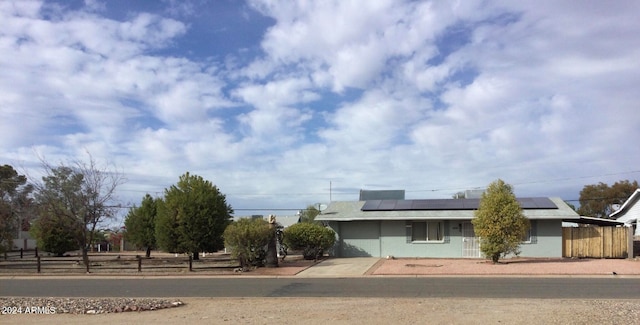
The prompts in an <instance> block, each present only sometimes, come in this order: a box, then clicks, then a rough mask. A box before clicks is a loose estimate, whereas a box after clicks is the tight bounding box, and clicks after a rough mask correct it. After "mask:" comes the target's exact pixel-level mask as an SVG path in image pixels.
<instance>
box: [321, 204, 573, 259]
mask: <svg viewBox="0 0 640 325" xmlns="http://www.w3.org/2000/svg"><path fill="white" fill-rule="evenodd" d="M518 201H519V203H520V205H521V207H522V209H523V213H524V215H525V216H526V217H527V218H528V219H529V221H530V222H531V228H530V230H529V233H528V234H527V236H526V238H523V243H522V245H520V250H521V254H520V256H523V257H562V221H563V220H565V221H571V220H577V219H579V215H578V214H577V213H576V212H575V211H574V210H573V209H572V208H571V207H569V206H568V205H567V204H566V203H565V202H564V201H563V200H562V199H560V198H546V197H532V198H519V199H518ZM479 203H480V199H477V198H472V199H429V200H398V199H377V200H360V201H340V202H332V203H331V204H330V205H329V206H328V207H327V209H325V210H324V211H322V213H321V214H320V215H318V216H317V217H316V219H315V220H317V221H322V222H323V223H325V224H326V225H328V226H329V227H330V228H331V229H333V230H334V231H335V232H336V234H337V242H336V245H335V246H334V248H333V250H332V252H331V254H332V255H334V256H337V257H352V256H353V257H354V256H373V257H386V256H394V257H445V258H456V257H481V252H480V241H479V238H478V237H476V236H475V232H474V229H473V224H472V223H471V220H472V219H473V218H474V212H475V210H477V209H478V206H479Z"/></svg>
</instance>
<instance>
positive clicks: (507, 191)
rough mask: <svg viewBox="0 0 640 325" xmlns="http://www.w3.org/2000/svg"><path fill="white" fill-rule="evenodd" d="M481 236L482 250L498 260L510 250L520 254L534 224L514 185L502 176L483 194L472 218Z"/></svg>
mask: <svg viewBox="0 0 640 325" xmlns="http://www.w3.org/2000/svg"><path fill="white" fill-rule="evenodd" d="M471 222H472V223H473V228H474V230H475V233H476V235H478V237H480V250H481V251H482V253H483V254H484V255H485V256H486V257H487V258H490V259H491V260H492V261H493V262H494V263H497V262H498V260H499V259H500V257H501V256H502V257H504V256H506V255H508V254H518V253H519V247H520V243H521V242H522V238H524V236H525V235H526V234H527V231H528V230H529V227H530V224H529V220H528V219H527V218H526V217H525V216H524V214H523V212H522V208H521V207H520V204H519V203H518V200H516V197H515V195H514V194H513V188H512V187H511V185H509V184H507V183H505V182H504V181H503V180H501V179H498V180H497V181H495V182H493V183H491V184H490V185H489V187H488V188H487V191H486V192H485V193H483V194H482V198H481V199H480V206H479V207H478V210H476V212H475V218H474V219H473V220H471Z"/></svg>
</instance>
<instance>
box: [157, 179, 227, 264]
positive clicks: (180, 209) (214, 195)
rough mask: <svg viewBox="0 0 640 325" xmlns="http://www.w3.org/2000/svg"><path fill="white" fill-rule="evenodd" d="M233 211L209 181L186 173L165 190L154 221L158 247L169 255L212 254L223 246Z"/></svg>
mask: <svg viewBox="0 0 640 325" xmlns="http://www.w3.org/2000/svg"><path fill="white" fill-rule="evenodd" d="M232 213H233V209H232V208H231V206H230V205H228V204H227V202H226V197H225V195H224V194H222V193H220V191H219V190H218V188H217V187H216V186H215V185H213V184H212V183H211V182H209V181H206V180H204V179H203V178H202V177H200V176H196V175H190V174H189V173H188V172H187V173H185V174H184V175H182V176H180V178H179V180H178V183H177V184H176V185H172V186H171V187H170V188H168V189H165V195H164V200H163V201H162V203H161V204H160V205H159V209H158V216H157V221H156V236H157V237H156V240H157V241H158V245H159V246H160V247H161V248H163V249H165V250H167V251H171V252H177V253H193V258H194V259H195V260H197V259H199V255H198V252H201V251H205V252H215V251H217V250H219V249H221V248H223V247H224V240H223V238H222V234H223V232H224V230H225V228H226V227H227V225H228V224H229V223H230V220H231V214H232Z"/></svg>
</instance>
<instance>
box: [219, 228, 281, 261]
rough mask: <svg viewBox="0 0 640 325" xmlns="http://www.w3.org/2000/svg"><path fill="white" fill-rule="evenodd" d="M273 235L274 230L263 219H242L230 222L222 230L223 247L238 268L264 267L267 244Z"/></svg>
mask: <svg viewBox="0 0 640 325" xmlns="http://www.w3.org/2000/svg"><path fill="white" fill-rule="evenodd" d="M274 235H275V231H274V229H272V228H271V227H270V226H269V223H268V222H267V221H265V220H263V219H249V218H243V219H240V220H238V221H234V222H232V223H231V224H230V225H229V226H227V228H226V229H225V230H224V234H223V235H222V236H223V237H224V243H225V246H226V247H227V248H228V249H230V250H231V256H232V257H233V258H237V259H238V262H240V266H241V267H243V268H246V267H248V266H264V260H265V257H266V255H267V250H266V249H267V247H266V246H267V244H268V243H269V240H271V238H272V236H274Z"/></svg>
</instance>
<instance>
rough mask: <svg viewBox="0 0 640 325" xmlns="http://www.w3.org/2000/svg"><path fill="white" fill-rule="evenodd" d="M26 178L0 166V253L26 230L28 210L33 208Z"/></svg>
mask: <svg viewBox="0 0 640 325" xmlns="http://www.w3.org/2000/svg"><path fill="white" fill-rule="evenodd" d="M32 191H33V186H32V185H30V184H27V177H26V176H24V175H19V174H18V172H17V171H16V170H15V169H13V167H12V166H10V165H3V166H0V252H4V251H7V250H10V249H11V248H12V247H13V239H14V237H15V236H16V235H17V234H18V232H19V231H21V230H28V227H27V228H25V227H24V225H28V222H29V219H30V216H31V214H30V208H31V207H32V206H33V204H32V200H33V199H32V197H31V192H32Z"/></svg>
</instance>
